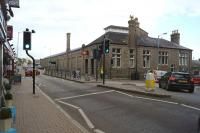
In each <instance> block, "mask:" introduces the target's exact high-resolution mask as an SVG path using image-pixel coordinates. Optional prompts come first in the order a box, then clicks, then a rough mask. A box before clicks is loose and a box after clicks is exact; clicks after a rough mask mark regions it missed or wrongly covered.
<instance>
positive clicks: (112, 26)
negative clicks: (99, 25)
mask: <svg viewBox="0 0 200 133" xmlns="http://www.w3.org/2000/svg"><path fill="white" fill-rule="evenodd" d="M109 28H113V29H122V30H128V27H123V26H115V25H110V26H108V27H106V28H104V30H107V29H109Z"/></svg>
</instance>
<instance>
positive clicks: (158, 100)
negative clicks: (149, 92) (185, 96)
mask: <svg viewBox="0 0 200 133" xmlns="http://www.w3.org/2000/svg"><path fill="white" fill-rule="evenodd" d="M115 92H117V93H120V94H123V95H126V96H129V97H132V98H139V99H145V100H151V101H157V102H163V103H170V104H178V103H175V102H170V101H165V100H160V99H153V98H147V97H139V96H133V95H130V94H127V93H124V92H120V91H115Z"/></svg>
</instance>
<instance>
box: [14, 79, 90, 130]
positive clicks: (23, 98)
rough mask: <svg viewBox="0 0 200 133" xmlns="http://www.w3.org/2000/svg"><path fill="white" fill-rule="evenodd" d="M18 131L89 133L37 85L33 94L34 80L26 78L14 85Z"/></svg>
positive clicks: (15, 124) (15, 123)
mask: <svg viewBox="0 0 200 133" xmlns="http://www.w3.org/2000/svg"><path fill="white" fill-rule="evenodd" d="M12 93H13V96H14V106H16V111H17V114H16V120H15V122H14V125H13V126H14V128H16V129H17V132H18V133H88V131H87V130H86V129H85V128H83V127H82V126H81V125H80V124H79V123H78V122H76V121H75V120H74V119H72V118H71V117H70V116H69V115H68V114H67V113H66V112H64V111H63V110H62V109H61V108H60V107H59V106H58V105H56V104H55V103H54V102H53V101H52V100H51V99H50V98H48V96H47V95H45V94H44V93H43V92H42V91H41V90H40V89H39V88H38V87H37V86H36V94H35V95H33V94H32V80H30V79H27V78H24V79H22V83H17V84H14V85H13V86H12Z"/></svg>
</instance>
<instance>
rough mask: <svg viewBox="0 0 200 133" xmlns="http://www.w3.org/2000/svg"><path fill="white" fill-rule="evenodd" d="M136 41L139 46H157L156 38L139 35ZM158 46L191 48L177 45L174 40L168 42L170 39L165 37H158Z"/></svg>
mask: <svg viewBox="0 0 200 133" xmlns="http://www.w3.org/2000/svg"><path fill="white" fill-rule="evenodd" d="M138 43H139V45H141V46H146V47H158V38H152V37H141V38H140V39H138ZM159 47H160V48H173V49H182V50H191V49H189V48H186V47H184V46H181V45H178V44H176V43H174V42H170V41H168V40H165V39H159Z"/></svg>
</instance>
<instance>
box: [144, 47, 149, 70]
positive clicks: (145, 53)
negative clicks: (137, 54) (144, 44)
mask: <svg viewBox="0 0 200 133" xmlns="http://www.w3.org/2000/svg"><path fill="white" fill-rule="evenodd" d="M150 55H151V52H150V50H143V68H150V63H151V61H150Z"/></svg>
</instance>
